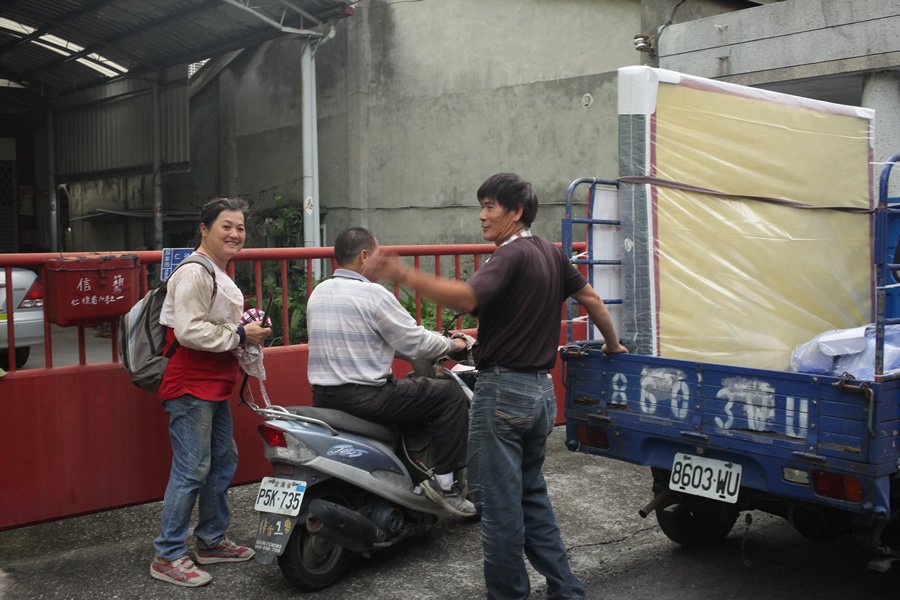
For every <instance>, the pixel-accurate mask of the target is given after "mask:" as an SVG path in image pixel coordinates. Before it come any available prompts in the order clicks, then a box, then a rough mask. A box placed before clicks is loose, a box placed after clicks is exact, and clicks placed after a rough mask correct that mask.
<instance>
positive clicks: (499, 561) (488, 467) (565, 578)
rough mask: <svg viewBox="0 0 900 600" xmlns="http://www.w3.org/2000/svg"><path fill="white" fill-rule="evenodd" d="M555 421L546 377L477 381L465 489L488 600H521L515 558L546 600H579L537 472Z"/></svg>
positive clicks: (522, 579)
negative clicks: (476, 526)
mask: <svg viewBox="0 0 900 600" xmlns="http://www.w3.org/2000/svg"><path fill="white" fill-rule="evenodd" d="M555 420H556V396H555V394H554V391H553V380H552V379H551V378H550V375H549V373H548V372H547V371H540V372H522V371H508V370H505V369H502V368H501V369H488V370H486V371H482V372H481V373H479V375H478V380H477V382H476V385H475V397H474V399H473V402H472V407H471V411H470V418H469V470H468V475H469V488H470V490H471V492H472V497H473V499H474V501H475V504H476V505H477V506H479V507H480V509H481V541H482V545H483V547H484V579H485V584H486V586H487V598H488V599H489V600H525V599H527V598H528V597H529V594H530V587H529V581H528V573H527V571H526V569H525V560H524V558H523V555H524V556H526V557H528V561H529V562H530V563H531V565H532V566H533V567H534V568H535V569H536V570H537V571H538V572H539V573H541V574H542V575H543V576H544V577H546V579H547V598H584V594H585V589H584V584H582V583H581V581H579V579H578V578H577V577H575V575H574V574H573V573H572V570H571V569H570V568H569V561H568V558H567V556H566V548H565V546H564V545H563V543H562V539H561V538H560V533H559V527H558V525H557V524H556V515H554V513H553V507H552V506H551V505H550V498H549V496H548V495H547V483H546V481H545V480H544V474H543V473H542V472H541V467H542V466H543V464H544V456H545V452H546V447H547V436H549V435H550V432H551V431H552V430H553V425H554V422H555Z"/></svg>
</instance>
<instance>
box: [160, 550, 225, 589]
mask: <svg viewBox="0 0 900 600" xmlns="http://www.w3.org/2000/svg"><path fill="white" fill-rule="evenodd" d="M150 577H152V578H154V579H159V580H160V581H168V582H169V583H174V584H175V585H182V586H184V587H199V586H201V585H206V584H207V583H209V582H210V581H212V577H211V576H210V574H209V573H207V572H206V571H204V570H202V569H198V568H197V565H195V564H194V563H193V562H192V561H191V559H190V558H188V557H187V556H182V557H181V558H176V559H175V560H165V559H163V558H160V557H158V556H157V557H154V559H153V562H151V563H150Z"/></svg>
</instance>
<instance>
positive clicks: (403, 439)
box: [241, 361, 477, 591]
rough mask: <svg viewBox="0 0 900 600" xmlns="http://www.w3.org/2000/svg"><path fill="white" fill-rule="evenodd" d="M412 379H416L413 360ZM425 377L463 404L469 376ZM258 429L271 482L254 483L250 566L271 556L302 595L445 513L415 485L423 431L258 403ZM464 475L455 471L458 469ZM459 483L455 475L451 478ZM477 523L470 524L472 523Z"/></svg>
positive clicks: (422, 464) (426, 469)
mask: <svg viewBox="0 0 900 600" xmlns="http://www.w3.org/2000/svg"><path fill="white" fill-rule="evenodd" d="M413 366H414V370H413V372H412V373H411V375H413V374H422V373H421V371H422V369H423V366H422V364H421V363H419V364H415V363H414V364H413ZM430 373H431V375H432V376H438V377H448V378H450V379H451V380H453V381H455V382H456V383H457V384H458V385H459V386H460V387H461V388H462V390H463V392H464V393H465V394H466V396H467V397H468V399H469V401H470V402H471V399H472V394H473V391H472V390H473V389H474V380H475V377H476V376H477V372H475V371H474V370H467V371H458V370H451V369H449V368H447V367H446V366H445V365H444V364H443V362H442V361H439V363H437V364H435V363H431V368H430ZM246 389H247V378H245V379H244V384H243V385H242V387H241V400H242V401H243V402H245V403H246V404H248V406H250V407H251V408H252V409H253V410H254V411H255V412H256V413H257V414H259V415H261V416H263V417H264V418H265V419H266V420H265V421H264V422H262V423H260V425H259V433H260V435H261V436H262V439H263V446H264V451H265V455H266V458H268V460H269V461H270V462H271V463H272V466H273V468H274V476H272V477H265V478H264V479H263V480H262V482H261V483H260V486H259V492H258V493H257V497H256V502H255V509H256V510H257V511H258V512H259V528H258V531H257V534H256V543H255V545H254V548H255V549H256V560H257V562H259V563H261V564H271V563H272V561H273V560H275V559H276V558H277V560H278V565H279V567H280V569H281V572H282V574H283V575H284V577H285V578H286V579H287V580H288V581H290V582H291V583H292V584H293V585H294V586H296V587H297V588H298V589H300V590H302V591H315V590H319V589H322V588H325V587H328V586H330V585H332V584H333V583H334V582H336V581H337V580H338V579H339V578H340V577H341V575H342V574H343V572H344V570H345V569H346V568H347V565H348V563H349V562H350V561H351V560H352V559H353V558H354V557H355V556H358V555H363V556H368V555H370V554H371V553H372V552H373V551H376V550H380V549H382V548H387V547H389V546H392V545H394V544H396V543H397V542H400V541H401V540H403V539H405V538H407V537H409V536H411V535H414V534H419V533H424V532H426V531H428V530H429V529H430V528H431V527H432V525H434V523H435V522H436V521H437V520H438V518H439V517H443V516H445V515H446V514H447V513H446V512H445V511H444V509H443V507H442V506H441V505H440V504H438V503H437V502H435V501H433V500H431V499H429V498H428V497H427V496H426V495H425V494H424V493H423V492H422V491H421V487H420V485H419V484H420V483H421V482H422V481H423V480H424V479H426V478H428V477H429V476H430V475H431V468H432V466H433V463H432V454H433V453H432V451H431V439H430V435H429V434H428V432H427V431H424V430H421V431H420V430H412V429H403V430H401V429H400V428H398V427H396V426H388V425H384V424H379V423H374V422H371V421H366V420H364V419H360V418H358V417H355V416H353V415H350V414H348V413H345V412H343V411H340V410H335V409H327V408H315V407H311V406H290V407H281V406H275V405H270V406H264V407H260V406H257V405H256V404H255V403H254V402H253V401H252V400H250V399H248V398H246V394H245V391H246ZM463 471H464V469H463ZM456 476H457V480H458V481H465V474H464V473H457V474H456ZM475 518H477V516H476V517H471V519H475Z"/></svg>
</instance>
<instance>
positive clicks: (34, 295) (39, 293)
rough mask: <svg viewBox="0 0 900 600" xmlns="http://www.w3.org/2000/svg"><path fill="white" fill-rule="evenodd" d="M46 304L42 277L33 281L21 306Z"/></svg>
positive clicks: (29, 306) (37, 306) (28, 306)
mask: <svg viewBox="0 0 900 600" xmlns="http://www.w3.org/2000/svg"><path fill="white" fill-rule="evenodd" d="M43 305H44V287H43V286H42V285H41V280H40V279H35V280H34V281H33V282H31V287H30V288H28V292H26V293H25V297H24V298H22V301H21V302H20V303H19V308H39V307H41V306H43Z"/></svg>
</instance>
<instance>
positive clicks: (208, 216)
mask: <svg viewBox="0 0 900 600" xmlns="http://www.w3.org/2000/svg"><path fill="white" fill-rule="evenodd" d="M223 210H237V211H240V212H242V213H244V218H246V217H247V211H248V210H250V207H249V205H248V204H247V201H246V200H244V199H243V198H214V199H212V200H210V201H209V202H207V203H206V204H204V205H203V208H202V209H201V210H200V222H201V223H203V224H204V225H206V227H207V228H209V227H212V224H213V223H214V222H215V221H216V219H218V218H219V214H220V213H221V212H222V211H223Z"/></svg>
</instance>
